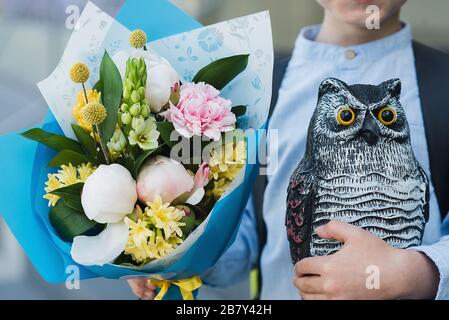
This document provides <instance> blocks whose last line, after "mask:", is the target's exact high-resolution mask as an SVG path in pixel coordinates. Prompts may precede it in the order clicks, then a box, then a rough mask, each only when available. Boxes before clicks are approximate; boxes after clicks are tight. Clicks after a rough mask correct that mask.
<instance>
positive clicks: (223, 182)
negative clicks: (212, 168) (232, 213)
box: [207, 178, 231, 200]
mask: <svg viewBox="0 0 449 320" xmlns="http://www.w3.org/2000/svg"><path fill="white" fill-rule="evenodd" d="M230 184H231V180H228V179H226V178H220V179H218V180H216V181H214V186H213V188H212V189H210V190H208V191H207V196H208V197H210V196H213V197H214V198H215V200H218V199H219V198H220V197H221V196H222V195H223V194H224V193H225V191H226V189H228V187H229V185H230Z"/></svg>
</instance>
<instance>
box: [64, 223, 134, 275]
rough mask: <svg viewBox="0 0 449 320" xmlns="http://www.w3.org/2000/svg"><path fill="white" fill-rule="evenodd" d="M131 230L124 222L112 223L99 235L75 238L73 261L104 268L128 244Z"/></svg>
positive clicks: (71, 252)
mask: <svg viewBox="0 0 449 320" xmlns="http://www.w3.org/2000/svg"><path fill="white" fill-rule="evenodd" d="M128 231H129V228H128V226H127V225H126V224H125V223H124V222H119V223H110V224H108V225H107V226H106V229H104V230H103V231H102V232H101V233H100V234H99V235H97V236H93V237H88V236H77V237H75V238H73V244H72V250H71V251H70V254H71V256H72V259H73V260H74V261H75V262H77V263H79V264H81V265H84V266H94V265H98V266H102V265H104V264H106V263H109V262H112V261H113V260H114V259H115V258H117V257H118V256H119V255H120V254H121V253H122V252H123V251H124V250H125V246H126V243H127V242H128Z"/></svg>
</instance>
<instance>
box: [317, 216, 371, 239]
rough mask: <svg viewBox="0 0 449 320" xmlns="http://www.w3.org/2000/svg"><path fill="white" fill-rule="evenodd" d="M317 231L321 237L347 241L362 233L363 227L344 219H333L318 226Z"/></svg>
mask: <svg viewBox="0 0 449 320" xmlns="http://www.w3.org/2000/svg"><path fill="white" fill-rule="evenodd" d="M315 232H316V234H317V235H318V236H319V237H320V238H323V239H335V240H338V241H341V242H343V243H347V242H349V241H350V239H352V238H354V237H357V236H358V235H360V233H361V232H363V229H361V228H359V227H356V226H353V225H352V224H349V223H347V222H344V221H340V220H331V221H330V222H328V223H327V224H325V225H322V226H319V227H317V228H316V229H315Z"/></svg>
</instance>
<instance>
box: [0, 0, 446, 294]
mask: <svg viewBox="0 0 449 320" xmlns="http://www.w3.org/2000/svg"><path fill="white" fill-rule="evenodd" d="M148 1H151V0H148ZM86 2H87V1H86V0H58V1H54V0H0V44H1V45H0V97H1V100H2V104H1V106H0V134H4V133H7V132H10V131H16V130H19V129H23V128H27V127H30V126H32V125H34V124H36V123H38V122H40V121H41V120H42V119H43V117H44V115H45V113H46V112H47V106H46V104H45V102H44V100H43V98H42V97H41V95H40V93H39V91H38V89H37V87H36V83H37V82H38V81H40V80H42V79H44V78H46V77H47V76H48V75H49V74H50V72H51V71H52V70H53V69H54V68H55V67H56V65H57V63H58V60H59V58H60V56H61V55H62V52H63V50H64V46H65V44H66V42H67V41H68V38H69V36H70V33H71V30H69V29H67V28H66V26H65V22H66V19H67V13H66V10H67V7H68V6H71V5H76V6H79V8H80V9H82V8H83V7H84V5H85V4H86ZM92 2H94V3H95V4H96V5H97V6H99V7H100V8H102V9H103V10H104V11H106V12H108V13H109V14H111V15H114V14H115V13H116V12H117V10H118V9H119V8H120V6H121V4H122V3H123V2H124V0H92ZM172 2H173V3H175V4H176V5H177V6H179V7H181V8H182V9H183V10H185V11H186V12H188V13H189V14H190V15H192V16H194V17H195V18H196V19H198V20H199V21H200V22H201V23H203V24H211V23H216V22H219V21H222V20H226V19H230V18H235V17H238V16H242V15H246V14H250V13H254V12H257V11H262V10H270V14H271V19H272V25H273V36H274V44H275V50H276V53H277V54H280V55H282V54H286V53H289V52H290V51H291V50H292V46H293V43H294V40H295V38H296V37H297V35H298V33H299V30H300V29H301V28H302V27H303V26H306V25H310V24H316V23H319V22H320V20H321V18H322V10H321V8H320V7H319V6H318V5H317V3H316V1H315V0H282V1H280V0H226V1H223V0H173V1H172ZM448 14H449V1H447V0H430V1H422V0H408V3H407V4H406V5H405V6H404V9H403V14H402V19H403V20H404V21H407V22H410V23H411V25H412V28H413V33H414V36H415V39H417V40H419V41H421V42H423V43H425V44H428V45H431V46H434V47H437V48H440V49H442V50H446V51H449V19H448V18H447V16H448ZM3 169H4V168H0V170H3ZM3 196H4V195H0V197H3ZM0 201H6V199H0ZM0 214H1V213H0ZM248 297H249V283H248V281H245V282H242V283H240V284H238V285H237V286H234V287H231V288H229V289H221V290H217V289H213V288H205V289H204V290H202V291H201V293H200V298H203V299H231V298H233V299H240V298H242V299H244V298H248ZM0 299H134V296H133V295H132V293H131V291H130V290H129V288H128V286H127V285H126V283H125V282H124V281H121V280H117V281H113V280H89V281H83V282H82V283H81V288H80V290H67V289H66V288H65V286H64V285H51V284H47V283H45V281H44V280H42V279H41V278H40V276H39V275H38V274H37V273H36V271H35V270H34V268H33V267H32V265H31V264H30V263H29V261H28V260H27V258H26V257H25V255H24V254H23V252H22V250H21V248H20V246H19V245H18V243H17V242H16V240H15V239H14V237H13V236H12V235H11V234H10V232H9V230H8V228H7V227H6V225H5V224H4V222H3V221H2V219H1V217H0Z"/></svg>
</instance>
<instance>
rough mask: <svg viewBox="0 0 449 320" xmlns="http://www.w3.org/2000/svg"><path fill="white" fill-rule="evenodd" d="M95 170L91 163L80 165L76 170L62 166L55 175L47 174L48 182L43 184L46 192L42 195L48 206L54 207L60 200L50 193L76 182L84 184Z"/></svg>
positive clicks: (69, 166)
mask: <svg viewBox="0 0 449 320" xmlns="http://www.w3.org/2000/svg"><path fill="white" fill-rule="evenodd" d="M95 169H96V168H95V167H94V166H93V165H92V164H91V163H86V164H82V165H80V166H78V167H76V168H75V167H74V166H73V165H72V164H69V165H68V166H66V165H62V166H61V169H60V170H58V172H57V173H54V174H49V175H48V181H47V182H46V183H45V185H46V187H45V188H44V190H45V192H47V194H45V195H44V199H47V200H48V206H52V207H54V206H55V205H56V203H58V201H59V199H60V198H59V196H57V195H54V194H51V193H50V192H52V191H55V190H57V189H60V188H63V187H67V186H70V185H72V184H75V183H78V182H85V181H86V179H87V178H88V177H89V176H90V175H91V174H92V173H93V172H94V171H95Z"/></svg>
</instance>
